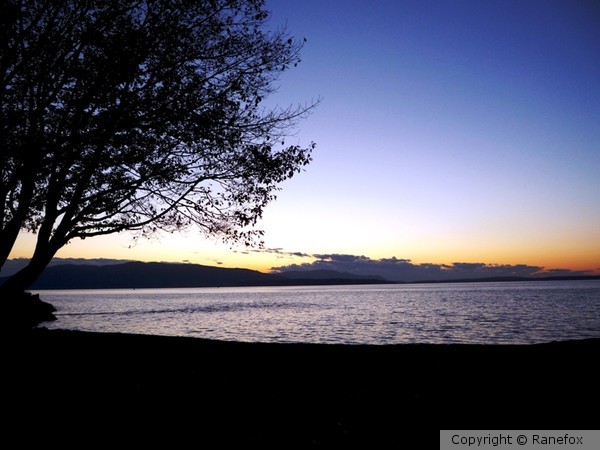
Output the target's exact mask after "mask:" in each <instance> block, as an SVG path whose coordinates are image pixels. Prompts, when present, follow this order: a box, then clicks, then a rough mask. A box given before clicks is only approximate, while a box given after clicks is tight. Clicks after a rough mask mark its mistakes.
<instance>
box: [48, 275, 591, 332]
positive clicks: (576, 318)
mask: <svg viewBox="0 0 600 450" xmlns="http://www.w3.org/2000/svg"><path fill="white" fill-rule="evenodd" d="M38 293H39V294H41V297H42V299H44V300H45V301H48V302H50V303H52V304H53V305H54V306H55V307H56V308H57V309H58V312H57V314H56V315H57V317H58V320H57V321H56V322H48V323H44V326H46V327H47V328H64V329H75V330H84V331H99V332H123V333H142V334H156V335H172V336H192V337H200V338H207V339H220V340H234V341H246V342H310V343H344V344H400V343H486V344H492V343H493V344H497V343H501V344H506V343H509V344H522V343H539V342H549V341H553V340H568V339H583V338H599V337H600V280H586V281H544V282H505V283H444V284H415V285H368V286H301V287H244V288H194V289H189V288H186V289H137V290H122V289H119V290H69V291H38Z"/></svg>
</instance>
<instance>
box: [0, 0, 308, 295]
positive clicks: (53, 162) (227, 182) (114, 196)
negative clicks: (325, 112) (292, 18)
mask: <svg viewBox="0 0 600 450" xmlns="http://www.w3.org/2000/svg"><path fill="white" fill-rule="evenodd" d="M0 8H1V9H0V17H1V19H0V21H2V31H1V36H0V80H1V81H0V82H1V90H0V96H1V97H0V104H1V112H0V114H1V116H0V118H1V120H0V127H1V129H0V145H1V147H0V151H1V157H0V203H1V204H0V225H1V229H0V267H1V266H2V264H4V262H5V261H6V259H7V258H8V256H9V254H10V252H11V249H12V247H13V245H14V243H15V240H16V238H17V236H18V234H19V233H20V232H21V231H22V230H27V231H30V232H35V233H37V244H36V247H35V250H34V254H33V256H32V258H31V261H30V263H29V265H28V266H27V267H26V268H24V269H23V270H21V271H20V272H19V273H17V274H15V275H14V276H12V277H11V278H9V279H8V281H6V283H5V284H4V285H3V287H2V288H3V289H5V290H11V291H20V290H23V289H26V288H27V287H28V286H30V285H31V284H32V283H33V282H34V281H35V279H36V278H37V277H38V276H39V275H40V274H41V272H42V271H43V270H44V268H45V267H46V265H47V264H48V263H49V262H50V260H51V259H52V257H53V256H54V255H55V254H56V252H57V251H58V250H59V249H60V248H61V247H63V246H64V245H66V244H67V243H68V242H69V241H70V240H72V239H76V238H80V239H85V238H88V237H93V236H98V235H105V234H110V233H116V232H121V231H125V230H136V231H138V232H139V233H141V234H147V233H153V232H156V231H157V230H167V231H175V230H179V229H182V228H184V227H187V226H189V225H191V224H195V225H197V226H199V227H200V229H201V230H202V231H203V232H204V233H206V234H208V235H218V236H221V237H222V238H223V239H224V240H227V241H235V242H244V243H252V242H257V240H258V239H260V236H261V235H262V232H261V231H259V230H255V229H254V228H253V226H254V225H255V224H256V222H257V220H258V219H259V218H260V217H261V214H262V212H263V209H264V207H265V206H266V205H267V204H268V203H269V202H270V201H272V200H273V199H275V193H276V191H277V190H278V189H279V187H278V185H279V183H281V182H282V181H284V180H286V179H288V178H290V177H292V176H293V175H294V174H295V173H297V172H299V171H300V170H301V169H302V167H303V166H305V165H306V164H308V163H309V162H310V160H311V150H312V149H313V148H314V144H311V145H309V146H307V147H304V148H303V147H300V146H298V145H292V146H286V145H285V142H284V137H285V136H286V135H289V132H290V130H292V129H293V127H294V126H295V124H296V121H297V119H300V118H302V117H304V116H305V115H306V114H307V113H308V112H309V111H310V110H311V109H312V108H313V107H314V106H315V105H316V103H313V104H310V105H307V106H299V107H295V108H292V107H288V108H284V109H282V108H274V109H267V108H265V107H264V106H263V104H264V102H263V100H264V99H265V98H266V97H267V96H268V95H269V94H271V93H273V92H274V91H275V89H276V86H275V82H276V81H277V80H278V77H279V75H280V74H281V72H283V71H285V70H287V69H288V68H289V67H291V66H295V65H296V64H297V63H298V62H299V51H300V49H301V47H302V45H303V42H300V41H297V40H295V39H293V38H291V37H290V36H289V35H288V33H287V31H286V30H285V29H281V30H279V31H269V30H267V29H266V28H267V27H266V24H267V20H268V13H267V12H266V11H265V9H264V0H195V1H194V0H83V1H79V0H62V1H58V2H47V1H44V0H28V1H18V0H12V1H5V2H3V3H2V6H1V7H0Z"/></svg>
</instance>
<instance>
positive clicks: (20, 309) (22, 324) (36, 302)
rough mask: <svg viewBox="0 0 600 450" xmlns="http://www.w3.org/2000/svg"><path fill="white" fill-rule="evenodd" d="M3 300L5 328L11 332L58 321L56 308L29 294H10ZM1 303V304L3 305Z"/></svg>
mask: <svg viewBox="0 0 600 450" xmlns="http://www.w3.org/2000/svg"><path fill="white" fill-rule="evenodd" d="M3 297H4V295H3ZM6 297H8V298H4V299H2V303H3V304H4V308H3V309H4V314H5V316H4V317H5V320H4V322H5V324H4V327H5V328H8V329H9V330H11V331H14V330H28V329H31V328H32V327H35V326H37V325H39V324H40V323H42V322H50V321H54V320H56V316H55V315H54V314H53V313H54V312H55V311H56V308H55V307H54V306H52V305H51V304H50V303H47V302H44V301H43V300H41V299H40V296H39V295H38V294H31V293H29V292H19V293H10V294H7V295H6ZM2 303H0V304H2Z"/></svg>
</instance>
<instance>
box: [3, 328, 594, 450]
mask: <svg viewBox="0 0 600 450" xmlns="http://www.w3.org/2000/svg"><path fill="white" fill-rule="evenodd" d="M4 341H5V342H4V347H5V348H6V349H7V353H6V356H5V358H4V359H5V364H3V366H4V369H3V371H4V372H5V373H8V375H9V377H8V384H7V385H6V386H7V387H8V389H6V390H5V395H4V401H3V409H4V411H5V412H7V413H8V417H9V419H8V420H5V421H4V428H5V430H8V431H9V432H10V433H16V434H17V435H18V436H19V438H20V439H22V440H23V443H24V444H28V443H34V441H38V442H44V443H46V444H50V443H55V444H58V445H59V446H61V445H62V444H64V445H66V444H67V443H70V444H71V445H73V444H77V443H80V444H81V446H82V447H89V444H91V443H93V444H98V445H102V443H104V444H110V443H111V442H112V443H114V444H115V445H116V446H119V445H121V446H122V445H124V446H125V447H127V446H128V445H127V444H128V443H129V444H131V445H134V444H135V445H136V447H137V448H140V447H139V446H140V445H143V443H154V444H157V445H159V444H160V443H170V444H172V445H171V447H170V448H182V447H181V446H180V445H176V443H177V442H187V443H191V447H192V448H219V447H227V448H231V445H232V444H233V445H236V444H237V445H248V446H250V445H252V446H261V445H267V444H270V445H274V446H278V447H279V448H291V447H296V448H297V447H307V448H310V447H321V448H333V446H334V445H335V446H336V447H340V446H342V447H348V446H350V445H356V444H361V445H365V446H367V445H373V444H377V443H386V446H385V448H406V446H407V445H409V443H410V445H411V446H412V445H415V444H416V443H419V442H423V444H424V441H425V440H429V442H432V443H436V442H437V440H438V439H439V430H440V429H497V430H498V429H557V428H560V429H589V428H592V429H594V428H597V426H598V424H599V423H600V414H599V410H598V404H600V396H599V392H600V389H599V387H598V370H597V368H596V366H597V360H598V355H599V354H600V352H599V350H600V339H594V340H582V341H570V342H557V343H549V344H541V345H529V346H480V345H394V346H343V345H339V346H338V345H307V344H244V343H234V342H215V341H207V340H201V339H192V338H175V337H158V336H142V335H124V334H99V333H83V332H75V331H58V330H56V331H48V330H45V329H39V330H33V331H32V332H31V333H26V334H23V335H12V336H9V337H5V338H4ZM22 430H25V431H22ZM82 439H83V440H82ZM236 448H239V446H238V447H236ZM371 448H379V447H371ZM413 448H414V447H413Z"/></svg>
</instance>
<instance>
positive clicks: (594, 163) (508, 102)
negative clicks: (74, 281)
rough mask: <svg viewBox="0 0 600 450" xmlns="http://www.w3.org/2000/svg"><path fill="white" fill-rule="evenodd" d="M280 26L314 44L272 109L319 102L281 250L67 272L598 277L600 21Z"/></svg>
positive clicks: (562, 6)
mask: <svg viewBox="0 0 600 450" xmlns="http://www.w3.org/2000/svg"><path fill="white" fill-rule="evenodd" d="M267 9H269V10H271V11H272V18H271V21H270V26H273V27H275V28H276V27H280V26H282V25H286V26H287V28H288V30H289V32H290V34H292V35H293V36H296V37H298V38H300V39H302V38H304V37H306V38H307V43H306V45H305V47H304V49H303V52H302V63H301V64H300V65H299V66H298V67H297V68H294V69H292V70H290V71H289V72H286V73H284V75H283V77H282V78H281V80H280V82H279V84H280V88H279V91H278V92H277V94H276V95H274V96H273V97H272V98H270V99H269V104H280V105H283V106H286V105H289V104H297V103H305V102H311V100H315V99H318V98H321V103H320V105H319V106H318V108H317V109H316V110H315V111H314V112H313V114H312V115H311V116H310V117H308V118H307V119H305V120H303V121H301V122H300V123H299V124H298V125H299V126H298V130H297V133H296V135H295V136H293V137H292V138H290V139H288V143H300V144H302V145H307V144H309V143H310V142H311V141H315V142H316V143H317V149H316V151H315V154H314V161H313V163H312V164H311V165H309V166H308V167H307V169H306V172H305V173H302V174H300V175H298V176H297V177H295V178H294V179H293V180H291V181H289V182H286V183H284V184H283V185H282V188H283V190H282V191H281V192H280V195H279V199H278V200H277V201H276V202H274V203H273V204H271V205H270V206H269V207H268V208H267V210H266V213H265V217H264V220H263V221H262V222H261V223H259V227H260V228H262V229H264V230H265V231H266V236H265V243H266V247H267V249H272V250H271V251H263V252H252V251H246V250H244V249H236V248H234V249H230V248H229V247H225V246H222V245H219V244H217V243H216V242H215V241H213V240H206V239H205V238H204V237H201V236H199V235H198V233H197V232H195V231H193V230H190V231H189V232H187V233H184V234H182V235H178V236H169V237H163V238H162V239H160V240H157V241H151V242H146V243H141V244H138V245H137V246H135V247H134V248H133V249H130V248H129V245H128V243H130V241H129V240H128V239H129V238H128V237H127V236H124V235H121V236H117V237H111V238H97V239H94V240H86V241H85V242H83V243H79V242H74V243H73V244H71V245H70V246H68V247H66V248H65V249H64V250H63V251H62V252H61V254H60V255H59V256H63V257H81V256H83V257H94V258H96V257H111V258H114V257H119V258H125V259H141V260H170V261H182V260H188V261H192V262H196V263H200V264H211V263H222V264H223V265H225V266H242V267H252V268H258V269H261V270H268V269H269V268H271V267H281V266H285V265H288V264H296V265H303V264H304V266H303V267H310V264H319V261H321V262H322V260H319V258H318V257H316V256H315V255H324V254H328V255H355V256H365V257H366V258H367V259H370V260H374V261H379V260H385V261H387V260H388V259H389V258H392V257H396V258H398V259H401V260H411V261H412V263H414V264H424V263H434V264H452V263H458V262H461V263H471V264H478V263H483V264H489V265H493V264H501V265H529V266H535V267H538V266H539V267H543V268H546V269H559V268H560V269H572V270H596V271H600V82H599V81H598V80H600V3H598V2H594V1H582V0H564V1H552V0H544V1H542V0H536V1H532V0H531V1H529V0H503V1H450V0H447V1H426V0H419V1H387V0H375V1H358V0H354V1H352V0H345V1H341V0H328V1H319V0H303V1H287V0H268V1H267ZM92 241H95V242H92ZM27 245H28V238H27V237H24V238H23V240H22V244H21V247H20V248H19V249H17V251H16V252H15V256H24V255H25V254H26V250H25V249H26V248H27ZM19 252H20V253H19ZM291 253H302V254H306V255H312V256H310V257H308V256H307V257H299V256H293V255H291Z"/></svg>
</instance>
